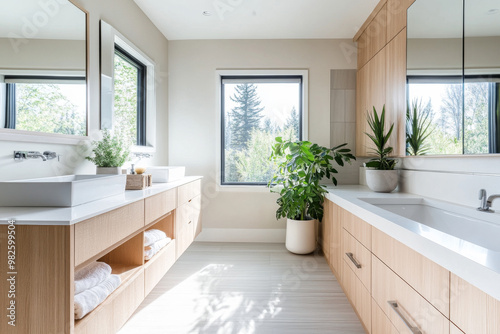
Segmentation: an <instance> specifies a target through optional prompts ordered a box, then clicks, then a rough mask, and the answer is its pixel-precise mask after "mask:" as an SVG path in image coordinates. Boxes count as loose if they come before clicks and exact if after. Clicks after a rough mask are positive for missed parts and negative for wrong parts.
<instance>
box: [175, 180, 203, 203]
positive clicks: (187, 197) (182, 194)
mask: <svg viewBox="0 0 500 334" xmlns="http://www.w3.org/2000/svg"><path fill="white" fill-rule="evenodd" d="M177 191H178V193H177V194H178V198H179V206H180V205H182V204H184V203H187V202H189V201H191V200H192V199H193V198H195V197H196V196H198V195H200V194H201V180H197V181H194V182H191V183H188V184H185V185H182V186H180V187H179V188H178V190H177Z"/></svg>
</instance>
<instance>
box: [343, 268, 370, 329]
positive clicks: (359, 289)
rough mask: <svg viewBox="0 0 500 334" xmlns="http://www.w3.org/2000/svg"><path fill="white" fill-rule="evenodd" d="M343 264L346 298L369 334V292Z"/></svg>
mask: <svg viewBox="0 0 500 334" xmlns="http://www.w3.org/2000/svg"><path fill="white" fill-rule="evenodd" d="M342 262H343V268H342V283H343V288H344V291H345V294H346V296H347V298H348V299H349V300H350V301H351V304H352V306H353V307H354V309H355V310H356V313H357V314H358V317H359V319H360V320H361V322H362V324H363V326H364V327H365V329H366V331H367V332H368V333H370V332H371V299H372V297H371V296H370V292H369V291H368V290H367V289H366V288H365V286H364V285H363V283H361V281H360V280H359V279H358V277H357V276H356V275H355V274H354V272H353V271H352V270H351V267H349V265H348V264H347V263H346V262H345V261H342Z"/></svg>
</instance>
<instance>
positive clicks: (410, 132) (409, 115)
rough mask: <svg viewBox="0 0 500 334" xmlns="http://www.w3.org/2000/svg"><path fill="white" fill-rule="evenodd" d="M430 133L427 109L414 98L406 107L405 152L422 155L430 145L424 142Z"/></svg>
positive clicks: (427, 150)
mask: <svg viewBox="0 0 500 334" xmlns="http://www.w3.org/2000/svg"><path fill="white" fill-rule="evenodd" d="M430 134H431V120H430V115H429V109H428V108H427V109H424V108H422V104H421V103H419V102H418V101H417V100H414V101H413V103H412V105H411V107H410V105H409V104H408V107H407V108H406V154H407V155H424V154H426V153H427V152H429V150H430V147H429V145H427V143H426V142H425V141H426V139H427V137H429V136H430Z"/></svg>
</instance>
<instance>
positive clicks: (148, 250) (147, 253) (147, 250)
mask: <svg viewBox="0 0 500 334" xmlns="http://www.w3.org/2000/svg"><path fill="white" fill-rule="evenodd" d="M170 241H172V239H170V238H164V239H161V240H159V241H157V242H155V243H154V244H152V245H149V246H146V247H144V260H146V261H148V260H151V258H152V257H153V256H154V255H155V254H156V253H158V252H159V251H160V249H162V248H163V247H165V246H166V245H168V244H169V243H170Z"/></svg>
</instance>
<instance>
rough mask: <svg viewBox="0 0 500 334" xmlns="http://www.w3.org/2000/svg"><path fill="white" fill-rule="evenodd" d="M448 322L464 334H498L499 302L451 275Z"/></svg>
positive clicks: (499, 325)
mask: <svg viewBox="0 0 500 334" xmlns="http://www.w3.org/2000/svg"><path fill="white" fill-rule="evenodd" d="M450 320H451V321H452V322H453V323H454V324H455V325H457V326H458V328H460V329H461V330H462V331H463V332H464V333H466V334H498V333H500V301H498V300H496V299H495V298H493V297H491V296H490V295H488V294H486V293H484V292H483V291H481V290H479V289H478V288H476V287H475V286H473V285H472V284H470V283H468V282H466V281H464V280H463V279H461V278H460V277H458V276H456V275H454V274H451V303H450Z"/></svg>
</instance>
